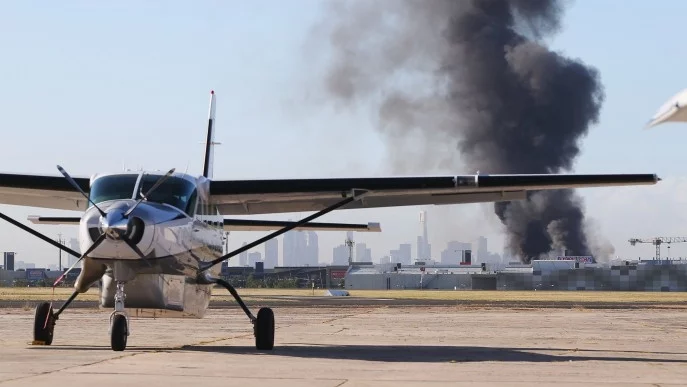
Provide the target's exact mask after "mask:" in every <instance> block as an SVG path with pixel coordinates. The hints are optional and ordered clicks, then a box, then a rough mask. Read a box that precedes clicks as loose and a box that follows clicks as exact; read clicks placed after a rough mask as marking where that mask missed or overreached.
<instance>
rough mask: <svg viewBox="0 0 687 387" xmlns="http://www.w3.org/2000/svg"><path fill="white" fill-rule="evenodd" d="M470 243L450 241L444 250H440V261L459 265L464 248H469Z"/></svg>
mask: <svg viewBox="0 0 687 387" xmlns="http://www.w3.org/2000/svg"><path fill="white" fill-rule="evenodd" d="M471 249H472V244H470V243H463V242H457V241H450V242H448V244H447V246H446V250H444V251H442V252H441V263H442V264H444V265H460V262H461V261H462V259H463V254H464V251H465V250H471Z"/></svg>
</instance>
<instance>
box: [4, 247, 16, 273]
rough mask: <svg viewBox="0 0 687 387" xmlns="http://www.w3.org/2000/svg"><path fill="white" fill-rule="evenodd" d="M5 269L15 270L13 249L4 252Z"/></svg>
mask: <svg viewBox="0 0 687 387" xmlns="http://www.w3.org/2000/svg"><path fill="white" fill-rule="evenodd" d="M2 267H3V268H4V269H5V270H14V253H13V252H11V251H8V252H5V253H4V254H3V266H2Z"/></svg>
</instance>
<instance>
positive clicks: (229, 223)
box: [224, 219, 382, 232]
mask: <svg viewBox="0 0 687 387" xmlns="http://www.w3.org/2000/svg"><path fill="white" fill-rule="evenodd" d="M294 223H296V222H282V221H277V220H254V219H224V231H272V230H279V229H281V228H284V227H288V226H290V225H292V224H294ZM296 230H311V231H358V232H381V231H382V228H381V227H380V225H379V223H368V224H349V223H315V222H309V223H306V224H305V225H303V226H299V227H296Z"/></svg>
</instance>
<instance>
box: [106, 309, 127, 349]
mask: <svg viewBox="0 0 687 387" xmlns="http://www.w3.org/2000/svg"><path fill="white" fill-rule="evenodd" d="M128 337H129V323H128V321H126V316H124V315H123V314H115V315H114V316H113V318H112V326H111V329H110V345H111V347H112V350H113V351H123V350H125V349H126V339H127V338H128Z"/></svg>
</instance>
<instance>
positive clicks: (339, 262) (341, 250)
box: [332, 244, 348, 266]
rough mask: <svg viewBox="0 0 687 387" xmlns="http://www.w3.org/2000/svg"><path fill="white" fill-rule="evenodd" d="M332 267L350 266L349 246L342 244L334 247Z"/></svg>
mask: <svg viewBox="0 0 687 387" xmlns="http://www.w3.org/2000/svg"><path fill="white" fill-rule="evenodd" d="M332 265H335V266H348V246H346V245H344V244H341V245H338V246H336V247H334V249H333V257H332Z"/></svg>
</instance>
